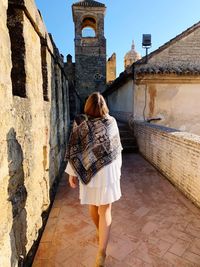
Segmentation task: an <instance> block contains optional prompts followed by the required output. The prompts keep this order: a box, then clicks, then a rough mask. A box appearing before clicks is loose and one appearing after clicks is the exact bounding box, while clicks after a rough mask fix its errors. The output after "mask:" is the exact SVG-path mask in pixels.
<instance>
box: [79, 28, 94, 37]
mask: <svg viewBox="0 0 200 267" xmlns="http://www.w3.org/2000/svg"><path fill="white" fill-rule="evenodd" d="M95 36H96V33H95V31H94V29H92V28H91V27H85V28H83V30H82V37H95Z"/></svg>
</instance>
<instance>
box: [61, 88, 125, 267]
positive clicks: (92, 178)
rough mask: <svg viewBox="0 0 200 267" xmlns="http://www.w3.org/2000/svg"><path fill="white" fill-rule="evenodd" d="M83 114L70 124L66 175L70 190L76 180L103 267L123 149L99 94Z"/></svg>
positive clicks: (118, 191) (118, 194) (98, 263)
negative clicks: (94, 227) (71, 126)
mask: <svg viewBox="0 0 200 267" xmlns="http://www.w3.org/2000/svg"><path fill="white" fill-rule="evenodd" d="M84 113H85V114H82V115H79V116H77V117H76V118H75V120H74V123H73V128H72V132H71V135H70V139H69V144H68V147H67V152H66V159H67V160H68V164H67V167H66V170H65V172H67V173H68V174H69V184H70V186H71V187H72V188H75V187H76V186H77V184H78V181H79V198H80V203H81V204H88V205H89V213H90V216H91V218H92V220H93V222H94V224H95V225H96V229H97V234H98V236H99V247H98V253H97V256H96V262H95V267H102V266H104V262H105V258H106V248H107V244H108V239H109V233H110V227H111V222H112V217H111V205H112V203H113V202H115V201H117V200H118V199H120V197H121V188H120V176H121V164H122V158H121V151H122V146H121V142H120V137H119V130H118V127H117V123H116V120H115V119H114V118H113V117H112V116H110V115H109V114H108V113H109V110H108V107H107V105H106V102H105V100H104V98H103V96H102V95H101V94H100V93H98V92H95V93H93V94H91V95H90V96H89V97H88V99H87V101H86V104H85V107H84Z"/></svg>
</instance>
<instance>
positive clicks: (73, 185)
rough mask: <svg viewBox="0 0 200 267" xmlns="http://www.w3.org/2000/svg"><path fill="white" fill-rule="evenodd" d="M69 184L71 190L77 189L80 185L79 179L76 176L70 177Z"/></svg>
mask: <svg viewBox="0 0 200 267" xmlns="http://www.w3.org/2000/svg"><path fill="white" fill-rule="evenodd" d="M69 184H70V186H71V188H76V186H77V184H78V178H77V177H76V176H72V175H70V176H69Z"/></svg>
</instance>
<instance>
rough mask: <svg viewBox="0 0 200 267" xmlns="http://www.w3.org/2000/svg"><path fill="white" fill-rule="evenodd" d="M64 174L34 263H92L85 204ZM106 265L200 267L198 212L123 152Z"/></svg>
mask: <svg viewBox="0 0 200 267" xmlns="http://www.w3.org/2000/svg"><path fill="white" fill-rule="evenodd" d="M66 179H67V178H66V177H65V176H63V178H62V180H61V183H60V185H59V189H58V192H57V195H56V198H55V201H54V203H53V208H52V210H51V213H50V215H49V219H48V222H47V225H46V227H45V231H44V233H43V236H42V239H41V242H40V245H39V248H38V251H37V254H36V256H35V261H34V264H33V267H93V263H94V260H95V256H96V252H97V250H98V243H97V240H96V233H95V227H94V225H93V223H92V221H91V219H90V217H89V213H88V207H87V206H86V205H84V206H81V205H80V204H79V199H78V189H76V190H72V189H70V188H69V185H68V183H67V180H66ZM121 187H122V198H121V199H120V200H119V201H117V202H116V203H114V204H113V207H112V211H113V213H112V217H113V222H112V228H111V237H110V240H109V244H108V250H107V260H106V267H140V266H142V267H200V210H199V209H197V208H196V207H195V206H194V205H193V204H192V203H191V202H190V201H189V200H188V199H186V198H185V197H184V196H183V195H182V194H181V192H179V191H178V190H177V189H176V188H175V187H174V186H173V185H172V184H171V183H169V182H168V180H167V179H165V178H164V177H163V176H162V175H161V174H160V173H158V171H157V170H155V169H154V168H153V167H152V166H151V165H150V164H149V163H148V162H147V161H145V160H144V159H143V158H142V157H141V156H140V155H138V154H124V155H123V167H122V178H121Z"/></svg>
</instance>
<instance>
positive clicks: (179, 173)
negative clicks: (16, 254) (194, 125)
mask: <svg viewBox="0 0 200 267" xmlns="http://www.w3.org/2000/svg"><path fill="white" fill-rule="evenodd" d="M132 125H133V129H134V134H135V136H136V138H137V142H138V146H139V151H140V153H141V154H142V155H143V156H144V157H145V158H146V159H147V160H148V161H149V162H151V163H152V164H153V165H154V166H155V167H156V168H157V169H158V170H159V171H160V172H161V173H162V174H163V175H164V176H165V177H167V179H169V180H170V181H171V182H172V183H173V184H174V185H175V186H176V187H177V188H179V189H180V190H181V191H182V192H183V193H184V194H185V195H186V196H187V197H188V198H189V199H191V200H192V202H194V203H195V204H196V205H197V206H198V207H200V194H199V192H200V136H197V135H194V134H189V133H186V132H181V131H178V130H175V129H172V128H167V127H162V126H158V125H153V124H149V123H144V122H139V121H135V122H134V124H132ZM166 197H167V196H166Z"/></svg>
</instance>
